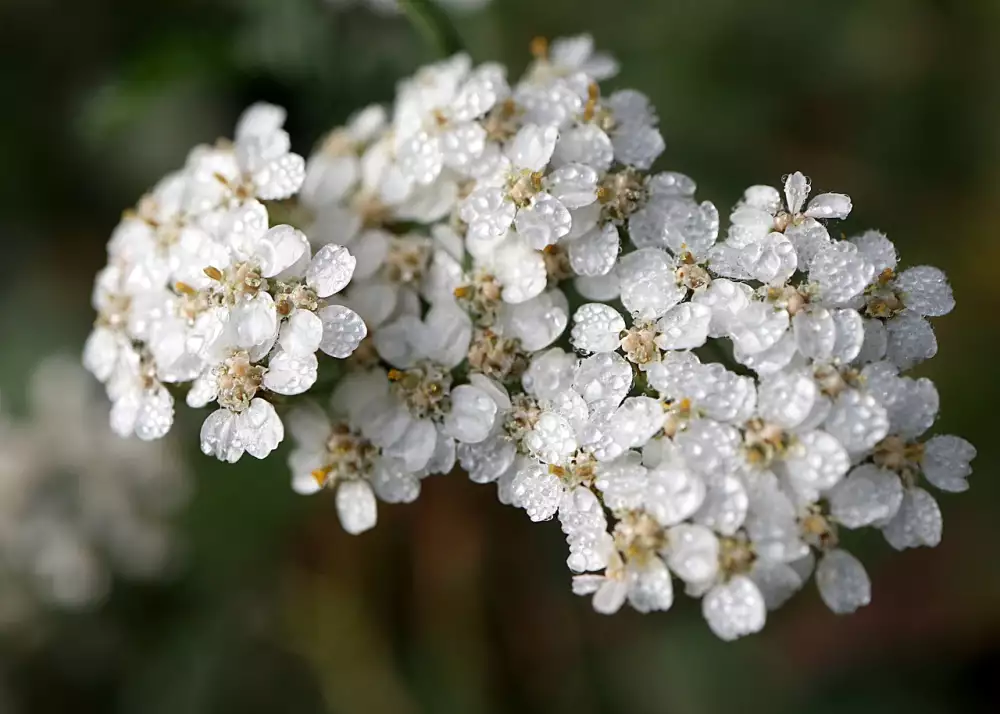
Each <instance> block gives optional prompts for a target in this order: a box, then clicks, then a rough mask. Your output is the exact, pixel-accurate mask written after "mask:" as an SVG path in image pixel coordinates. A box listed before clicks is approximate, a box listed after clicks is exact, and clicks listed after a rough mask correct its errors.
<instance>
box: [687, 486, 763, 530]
mask: <svg viewBox="0 0 1000 714" xmlns="http://www.w3.org/2000/svg"><path fill="white" fill-rule="evenodd" d="M749 505H750V501H749V498H748V496H747V492H746V488H745V487H744V486H743V482H742V481H740V480H739V479H738V478H736V477H735V476H728V475H727V476H723V477H721V478H718V477H716V478H715V483H713V484H712V485H710V486H709V488H708V493H707V494H706V497H705V502H704V503H703V504H702V506H701V508H700V509H699V510H698V512H697V513H696V514H695V515H694V520H695V522H696V523H700V524H701V525H703V526H708V527H709V528H711V529H712V530H714V531H716V532H717V533H721V534H722V535H726V536H731V535H733V534H734V533H736V531H737V530H739V528H740V526H742V525H743V521H744V520H745V519H746V515H747V509H748V508H749Z"/></svg>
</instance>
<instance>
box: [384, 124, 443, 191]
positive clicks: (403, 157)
mask: <svg viewBox="0 0 1000 714" xmlns="http://www.w3.org/2000/svg"><path fill="white" fill-rule="evenodd" d="M396 163H397V166H399V170H400V171H401V172H402V173H403V175H404V176H406V177H407V178H409V179H410V180H412V181H415V182H417V183H418V184H421V185H423V186H426V185H428V184H430V183H432V182H433V181H434V179H436V178H437V177H438V176H439V175H440V174H441V168H442V167H443V165H444V155H443V153H442V152H441V143H440V139H439V138H438V137H437V136H434V135H431V134H429V133H428V132H426V131H419V132H417V133H416V134H414V135H413V136H411V137H409V138H408V139H406V140H405V141H403V142H402V144H401V145H400V146H399V148H398V149H397V151H396Z"/></svg>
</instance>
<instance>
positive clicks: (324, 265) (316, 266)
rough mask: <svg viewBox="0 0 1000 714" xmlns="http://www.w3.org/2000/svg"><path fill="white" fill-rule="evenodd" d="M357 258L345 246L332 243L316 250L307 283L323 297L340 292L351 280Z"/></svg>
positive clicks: (308, 270)
mask: <svg viewBox="0 0 1000 714" xmlns="http://www.w3.org/2000/svg"><path fill="white" fill-rule="evenodd" d="M357 262H358V261H357V260H355V259H354V256H353V255H351V253H350V251H348V250H347V248H344V247H343V246H339V245H336V244H333V243H331V244H330V245H325V246H323V247H322V248H320V249H319V250H318V251H316V255H314V256H313V259H312V262H311V263H310V264H309V268H308V269H307V270H306V284H307V285H309V287H311V288H312V289H313V290H315V291H316V295H318V296H319V297H321V298H325V297H330V296H331V295H333V294H334V293H339V292H340V291H341V290H343V289H344V288H345V287H347V284H348V283H349V282H351V276H352V275H354V268H355V266H356V265H357Z"/></svg>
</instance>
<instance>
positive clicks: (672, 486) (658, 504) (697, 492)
mask: <svg viewBox="0 0 1000 714" xmlns="http://www.w3.org/2000/svg"><path fill="white" fill-rule="evenodd" d="M705 495H706V488H705V482H704V481H703V480H702V479H701V477H699V476H696V475H695V474H693V473H690V472H689V471H687V470H686V469H683V468H680V467H677V466H673V465H670V464H661V465H660V466H658V467H657V468H654V469H650V470H649V471H648V480H647V486H646V490H645V494H644V501H643V506H644V508H645V509H646V511H647V512H648V513H649V515H651V516H652V517H653V518H654V519H656V521H657V522H658V523H659V524H660V525H662V526H664V527H669V526H674V525H677V524H678V523H680V522H681V521H684V520H686V519H688V518H690V517H691V516H692V515H694V514H695V513H696V512H697V511H698V509H699V508H701V506H702V504H703V503H704V502H705ZM713 539H714V538H713Z"/></svg>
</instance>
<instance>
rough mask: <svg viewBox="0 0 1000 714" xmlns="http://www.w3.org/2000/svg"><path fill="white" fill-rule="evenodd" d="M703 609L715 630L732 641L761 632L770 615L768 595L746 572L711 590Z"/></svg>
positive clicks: (722, 637) (706, 596) (723, 637)
mask: <svg viewBox="0 0 1000 714" xmlns="http://www.w3.org/2000/svg"><path fill="white" fill-rule="evenodd" d="M701 610H702V614H703V615H704V616H705V620H706V621H707V622H708V626H709V627H710V628H712V632H714V633H715V634H716V635H717V636H718V637H719V638H721V639H723V640H728V641H731V640H735V639H738V638H740V637H743V636H745V635H750V634H753V633H755V632H759V631H760V630H761V629H763V627H764V621H765V619H766V617H767V610H766V609H765V607H764V597H763V596H762V595H761V594H760V590H758V589H757V586H756V585H755V584H754V583H753V581H752V580H750V579H749V578H747V577H746V576H744V575H737V576H735V577H733V578H731V579H730V580H729V582H727V583H724V584H720V585H716V586H715V587H714V588H712V589H711V590H709V591H708V593H707V594H706V595H705V597H704V598H703V599H702V601H701Z"/></svg>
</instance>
